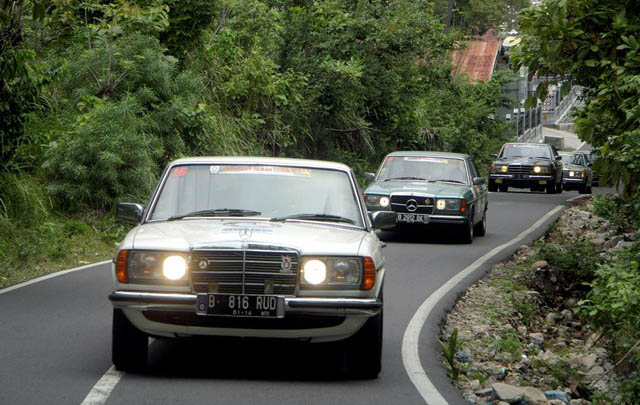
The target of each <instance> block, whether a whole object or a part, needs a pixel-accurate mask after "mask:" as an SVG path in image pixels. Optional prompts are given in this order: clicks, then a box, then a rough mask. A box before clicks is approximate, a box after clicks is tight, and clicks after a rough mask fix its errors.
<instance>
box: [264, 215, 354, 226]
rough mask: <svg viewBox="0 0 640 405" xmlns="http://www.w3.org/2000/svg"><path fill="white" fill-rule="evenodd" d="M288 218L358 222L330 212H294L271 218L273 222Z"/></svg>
mask: <svg viewBox="0 0 640 405" xmlns="http://www.w3.org/2000/svg"><path fill="white" fill-rule="evenodd" d="M287 219H308V220H312V221H336V222H346V223H349V224H352V225H355V224H356V221H354V220H353V219H350V218H345V217H341V216H339V215H330V214H294V215H286V216H282V217H273V218H271V221H272V222H282V221H286V220H287Z"/></svg>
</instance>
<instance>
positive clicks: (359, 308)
mask: <svg viewBox="0 0 640 405" xmlns="http://www.w3.org/2000/svg"><path fill="white" fill-rule="evenodd" d="M253 295H255V294H253ZM196 297H197V294H186V293H159V292H144V291H123V290H116V291H113V292H112V293H111V294H110V295H109V300H110V301H111V303H112V304H113V306H114V307H116V308H123V307H124V308H136V309H154V310H172V311H194V312H195V310H196V307H195V306H196ZM284 302H285V314H286V312H303V311H305V310H311V311H312V312H314V313H318V310H319V312H320V313H324V312H327V313H335V311H342V310H344V311H345V312H344V313H345V314H356V315H373V314H375V313H377V312H378V311H379V310H380V309H381V308H382V305H383V302H382V300H380V299H378V298H315V297H309V298H306V297H284ZM322 310H325V311H322Z"/></svg>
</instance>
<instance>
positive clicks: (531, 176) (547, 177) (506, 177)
mask: <svg viewBox="0 0 640 405" xmlns="http://www.w3.org/2000/svg"><path fill="white" fill-rule="evenodd" d="M527 176H529V177H527V178H518V179H517V180H516V179H514V177H513V174H490V175H489V179H491V180H498V179H501V180H515V181H528V180H553V179H554V177H553V176H551V175H542V174H528V175H527Z"/></svg>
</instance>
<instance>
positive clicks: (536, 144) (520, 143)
mask: <svg viewBox="0 0 640 405" xmlns="http://www.w3.org/2000/svg"><path fill="white" fill-rule="evenodd" d="M505 145H531V146H551V145H550V144H548V143H537V142H507V143H505Z"/></svg>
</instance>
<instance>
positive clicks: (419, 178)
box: [384, 176, 427, 181]
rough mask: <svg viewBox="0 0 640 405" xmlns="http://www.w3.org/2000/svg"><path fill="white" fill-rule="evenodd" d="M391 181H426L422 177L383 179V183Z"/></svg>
mask: <svg viewBox="0 0 640 405" xmlns="http://www.w3.org/2000/svg"><path fill="white" fill-rule="evenodd" d="M391 180H424V181H426V180H427V179H425V178H422V177H413V176H406V177H393V178H390V179H385V180H384V181H391Z"/></svg>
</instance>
